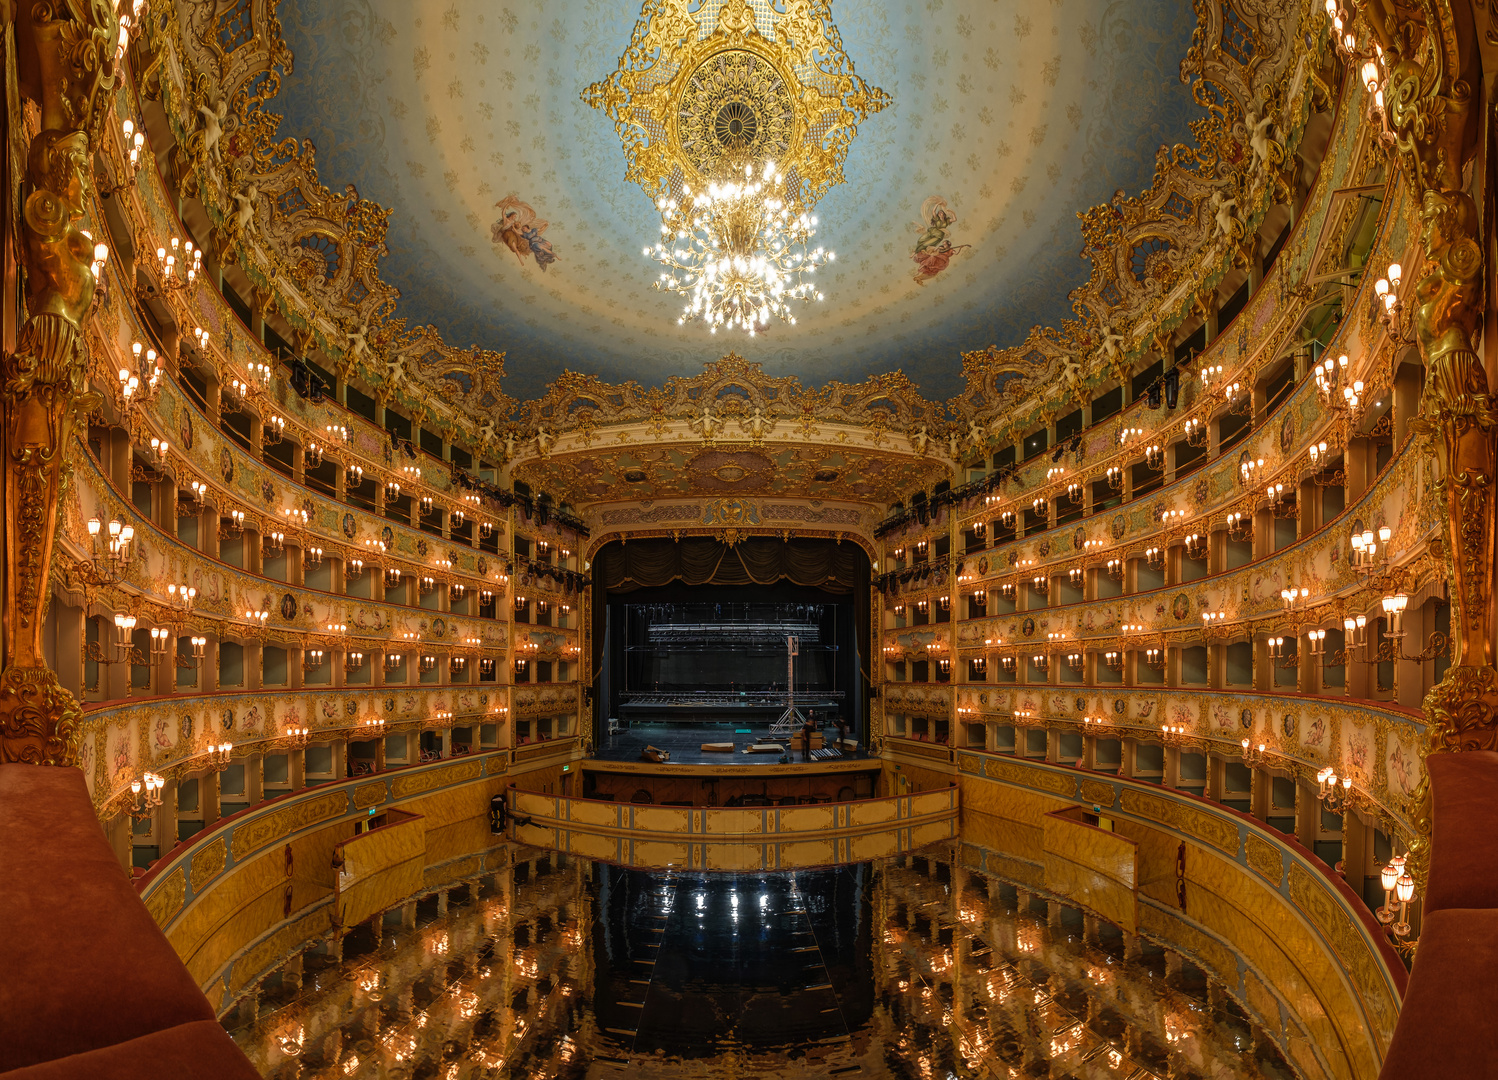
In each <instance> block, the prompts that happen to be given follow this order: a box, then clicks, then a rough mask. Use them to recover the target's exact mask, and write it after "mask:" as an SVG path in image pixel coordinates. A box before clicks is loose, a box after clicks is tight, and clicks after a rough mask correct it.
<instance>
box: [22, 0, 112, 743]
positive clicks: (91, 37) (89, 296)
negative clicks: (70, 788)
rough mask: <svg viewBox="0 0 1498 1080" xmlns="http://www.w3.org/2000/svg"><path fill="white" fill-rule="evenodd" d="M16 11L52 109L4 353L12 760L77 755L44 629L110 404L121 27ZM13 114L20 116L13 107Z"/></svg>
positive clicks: (85, 15) (39, 97)
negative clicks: (61, 529) (95, 204)
mask: <svg viewBox="0 0 1498 1080" xmlns="http://www.w3.org/2000/svg"><path fill="white" fill-rule="evenodd" d="M14 18H15V20H16V21H15V24H14V28H13V29H14V33H15V46H16V47H15V49H14V50H10V57H9V62H10V63H13V64H14V77H15V79H16V84H17V85H18V87H19V90H20V93H21V95H22V96H24V97H26V98H29V99H31V100H32V101H34V102H35V103H36V105H37V106H38V108H39V111H40V118H41V121H40V126H41V130H40V132H39V133H38V134H37V135H36V137H35V138H33V139H32V140H31V145H30V149H29V151H28V152H27V155H26V183H27V186H28V187H29V189H30V193H29V194H28V195H27V197H26V201H25V204H24V205H23V206H22V207H21V215H20V216H21V220H20V222H19V231H20V243H19V244H18V245H17V247H18V249H19V250H20V253H21V261H22V270H23V273H24V278H25V284H24V289H23V294H22V295H23V298H24V303H25V311H24V321H22V322H21V329H20V332H19V334H18V337H17V342H16V350H15V352H14V353H7V354H5V355H4V356H3V357H0V396H3V415H4V433H3V440H4V468H5V510H6V521H5V547H6V566H5V568H6V578H5V628H4V635H3V636H4V665H5V666H4V670H3V671H0V761H24V762H31V763H35V764H47V765H69V764H73V763H74V762H75V761H76V759H77V755H78V741H79V734H78V725H79V722H80V721H81V719H82V712H81V710H80V709H79V706H78V703H77V701H76V699H74V697H73V695H72V694H70V693H68V691H67V690H65V689H64V688H63V687H62V686H61V685H60V684H59V682H58V680H57V675H56V673H55V672H53V671H52V670H51V669H50V668H49V667H47V664H46V660H45V659H44V655H43V652H42V641H41V634H42V626H43V623H44V620H45V616H46V609H47V599H48V594H47V581H48V573H49V571H50V569H51V563H52V549H53V544H54V541H55V539H56V532H57V520H58V517H59V516H60V513H59V508H60V503H61V501H62V494H63V490H64V487H65V486H66V484H67V483H68V470H66V469H65V468H64V466H63V458H64V456H65V455H66V453H67V451H68V447H69V446H70V444H71V442H72V434H73V424H74V421H75V418H76V417H77V416H78V415H80V414H82V415H86V414H87V413H88V412H89V410H91V409H92V408H95V407H97V405H98V404H99V398H98V395H96V394H94V393H92V392H90V391H89V390H88V386H87V379H88V363H89V357H88V343H87V330H88V318H89V313H90V309H91V308H92V307H93V303H94V289H95V285H96V282H95V279H94V270H93V267H92V263H93V258H94V242H93V241H92V240H91V239H90V238H89V237H88V236H87V235H85V233H84V232H83V230H82V229H80V228H79V222H80V220H81V219H82V218H83V216H84V212H85V198H86V194H87V192H88V191H89V189H90V187H91V186H92V182H93V181H92V167H91V164H90V158H91V152H90V142H91V139H92V136H93V134H94V132H95V131H97V129H98V126H99V123H100V121H101V119H102V118H103V117H104V116H107V115H108V114H109V113H110V103H111V101H112V99H113V92H114V85H115V74H116V69H115V59H116V52H117V51H118V46H119V37H120V28H119V23H118V20H117V19H116V16H115V14H114V10H113V8H112V7H111V6H110V5H109V4H108V3H105V2H104V0H66V2H65V3H37V4H19V5H16V7H15V10H14ZM10 122H11V123H19V122H21V120H20V117H18V116H14V115H13V116H12V117H11V119H10ZM10 142H11V144H12V145H14V144H15V140H14V139H12V140H10ZM14 226H15V223H12V222H8V223H7V228H8V229H9V228H12V227H14Z"/></svg>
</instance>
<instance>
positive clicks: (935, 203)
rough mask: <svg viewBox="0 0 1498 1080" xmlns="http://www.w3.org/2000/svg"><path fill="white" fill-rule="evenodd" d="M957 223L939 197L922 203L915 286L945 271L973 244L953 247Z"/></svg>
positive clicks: (918, 225) (914, 254)
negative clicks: (957, 256) (955, 258)
mask: <svg viewBox="0 0 1498 1080" xmlns="http://www.w3.org/2000/svg"><path fill="white" fill-rule="evenodd" d="M956 224H957V215H956V214H954V213H953V212H952V209H951V207H949V206H948V205H947V200H946V199H943V198H942V197H941V196H940V195H932V196H931V197H929V198H928V199H927V200H926V201H925V202H923V203H921V220H920V222H919V223H917V225H916V229H917V231H918V232H919V233H920V235H919V237H918V238H917V239H916V242H915V250H914V251H913V252H911V253H910V257H911V259H912V260H914V262H915V267H916V269H915V274H914V277H915V283H916V284H917V285H924V284H926V282H928V281H930V280H931V279H932V278H934V277H936V276H937V275H938V274H940V273H941V272H942V271H943V270H945V269H946V268H947V266H948V264H949V263H951V261H952V259H953V258H954V257H955V256H956V255H957V253H958V252H959V251H966V250H967V249H968V248H970V247H972V245H971V244H957V245H956V246H953V244H952V239H951V237H950V236H948V233H949V232H950V231H951V229H952V226H954V225H956Z"/></svg>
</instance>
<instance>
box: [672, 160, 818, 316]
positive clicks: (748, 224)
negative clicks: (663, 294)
mask: <svg viewBox="0 0 1498 1080" xmlns="http://www.w3.org/2000/svg"><path fill="white" fill-rule="evenodd" d="M754 171H755V170H754V167H753V166H752V165H745V166H744V174H743V179H742V180H740V179H734V180H727V181H723V182H721V183H720V182H716V181H715V182H713V183H710V184H709V185H708V188H707V190H706V191H702V192H697V193H695V194H694V193H693V192H692V190H691V188H689V187H688V188H685V189H684V192H683V199H684V200H685V201H686V204H687V205H685V206H684V205H682V204H681V203H680V202H678V201H677V200H675V199H666V198H664V197H663V198H661V199H658V200H657V201H656V208H657V209H659V210H660V212H661V217H662V222H661V242H660V243H658V244H656V245H655V247H654V249H651V248H646V249H645V255H646V256H648V257H650V258H653V259H655V260H656V261H657V262H659V263H661V264H663V265H665V266H666V267H668V270H667V271H666V272H665V273H663V274H661V276H660V279H659V280H658V281H657V282H656V283H655V287H656V288H657V289H662V290H665V291H667V292H674V293H679V294H681V295H682V296H684V297H686V306H685V307H684V308H683V309H682V314H681V318H679V319H677V320H676V323H677V325H678V326H680V325H683V324H685V323H686V322H687V320H689V319H690V320H693V321H697V320H700V321H702V322H703V323H705V324H706V325H707V327H708V328H709V329H710V330H711V331H712V332H713V333H715V334H716V333H717V332H718V328H719V327H720V326H721V327H729V328H735V327H736V328H738V329H740V330H746V331H748V333H749V336H750V337H753V336H754V335H755V334H756V333H757V332H758V331H759V330H762V329H764V328H765V327H766V326H767V325H768V324H769V321H770V316H772V315H773V316H775V317H776V318H777V319H780V320H782V321H784V322H788V323H791V324H792V325H794V324H795V322H796V317H795V316H794V315H793V314H792V313H791V306H790V302H791V301H792V300H821V299H822V293H821V292H819V291H818V290H817V289H816V287H815V285H814V284H813V283H812V280H811V278H812V276H813V275H814V274H815V272H816V271H817V269H818V268H820V267H822V266H824V265H825V264H827V263H829V262H831V261H832V260H833V259H835V258H836V257H837V256H836V254H835V253H834V252H832V251H828V250H825V249H823V248H820V247H818V248H815V249H813V248H811V247H810V243H811V240H812V238H813V237H814V236H815V235H816V225H817V219H816V218H815V217H814V216H813V215H811V214H809V213H807V212H806V211H804V210H801V211H797V210H796V209H795V208H793V207H792V206H791V205H790V203H789V201H788V200H787V198H786V192H785V175H784V174H783V173H782V172H780V170H779V169H777V168H776V166H775V163H774V162H773V161H767V162H765V163H764V167H763V169H762V170H761V171H760V174H759V177H758V178H757V179H756V177H755V175H754Z"/></svg>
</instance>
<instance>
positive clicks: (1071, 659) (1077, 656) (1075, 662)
mask: <svg viewBox="0 0 1498 1080" xmlns="http://www.w3.org/2000/svg"><path fill="white" fill-rule="evenodd" d="M1066 666H1067V667H1069V668H1071V669H1072V670H1073V671H1081V670H1082V654H1081V653H1079V652H1074V653H1067V654H1066Z"/></svg>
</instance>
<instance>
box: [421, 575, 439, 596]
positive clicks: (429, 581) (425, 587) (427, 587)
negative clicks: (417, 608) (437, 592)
mask: <svg viewBox="0 0 1498 1080" xmlns="http://www.w3.org/2000/svg"><path fill="white" fill-rule="evenodd" d="M416 584H417V587H418V588H420V589H421V592H422V594H423V595H425V594H426V593H429V592H431V591H432V590H433V589H435V588H436V587H437V579H436V578H434V577H431V576H430V575H428V574H423V575H421V577H419V578H417V580H416Z"/></svg>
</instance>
